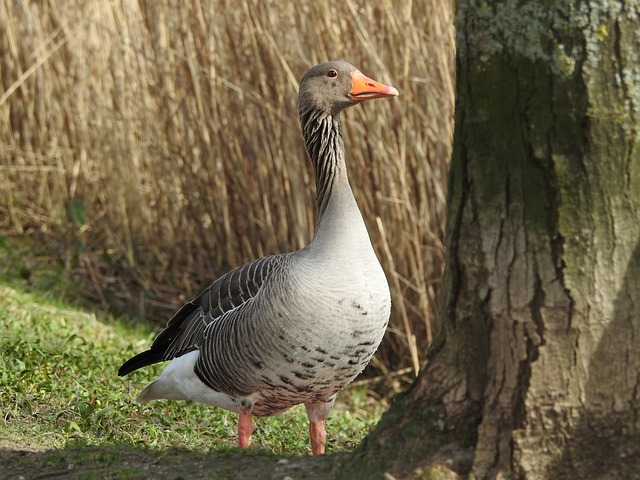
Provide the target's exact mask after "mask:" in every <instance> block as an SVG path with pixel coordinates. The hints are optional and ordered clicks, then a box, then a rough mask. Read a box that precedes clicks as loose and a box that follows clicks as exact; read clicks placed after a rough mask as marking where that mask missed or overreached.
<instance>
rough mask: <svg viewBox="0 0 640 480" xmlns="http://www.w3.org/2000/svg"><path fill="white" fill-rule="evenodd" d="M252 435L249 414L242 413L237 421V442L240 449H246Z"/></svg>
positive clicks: (251, 422) (251, 423)
mask: <svg viewBox="0 0 640 480" xmlns="http://www.w3.org/2000/svg"><path fill="white" fill-rule="evenodd" d="M252 433H253V421H252V420H251V414H250V413H249V412H242V413H241V414H240V418H239V419H238V440H239V441H240V448H247V447H248V446H249V440H250V439H251V434H252Z"/></svg>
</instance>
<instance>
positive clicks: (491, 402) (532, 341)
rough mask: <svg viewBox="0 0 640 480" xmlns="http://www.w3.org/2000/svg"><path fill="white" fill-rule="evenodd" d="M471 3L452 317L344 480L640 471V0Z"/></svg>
mask: <svg viewBox="0 0 640 480" xmlns="http://www.w3.org/2000/svg"><path fill="white" fill-rule="evenodd" d="M456 8H457V12H456V27H457V52H458V57H457V100H456V128H455V138H454V153H453V159H452V166H451V172H450V178H449V198H448V202H449V203H448V225H447V232H446V236H447V238H446V244H447V260H446V262H447V264H446V271H445V276H444V279H443V286H442V292H443V294H442V297H441V305H440V323H441V325H440V326H439V329H438V332H439V333H438V335H437V339H436V341H435V342H434V344H433V345H432V347H431V348H430V352H429V356H428V361H427V364H426V366H425V368H424V369H423V371H422V372H421V375H420V377H419V378H418V379H417V381H416V382H415V384H414V385H413V386H412V388H411V389H410V390H409V391H408V392H407V393H405V394H404V395H402V396H400V397H399V398H398V399H397V400H396V401H395V403H394V405H393V406H392V408H391V409H390V411H389V412H388V413H387V414H386V415H385V416H384V417H383V419H382V421H381V423H380V425H379V426H378V428H377V429H376V430H375V431H374V432H373V433H372V434H371V435H370V436H369V437H368V438H367V439H366V440H365V442H364V443H363V445H362V447H361V449H360V450H359V452H357V456H356V458H355V460H354V461H353V462H350V463H349V465H348V466H347V467H346V468H345V470H344V472H343V474H344V476H345V478H347V477H353V478H379V477H381V476H382V473H383V472H385V471H386V472H389V473H390V474H391V475H393V476H396V477H404V476H409V477H411V476H414V477H415V476H416V475H418V476H420V475H422V476H424V478H438V477H435V476H434V477H428V476H427V475H437V474H438V473H440V474H442V475H444V476H443V477H442V478H449V477H447V476H446V475H445V472H446V471H448V473H447V475H451V473H452V472H457V473H459V474H462V475H467V474H468V473H469V472H472V473H473V475H474V478H476V479H489V478H513V479H547V478H548V479H562V478H566V479H578V478H589V479H597V478H607V479H615V478H620V479H623V478H624V479H630V478H640V417H639V413H640V2H638V1H637V0H634V1H629V0H627V1H624V2H617V1H610V2H609V1H606V2H604V1H586V0H574V1H573V2H565V1H561V2H545V1H542V0H536V1H526V0H522V1H516V0H502V1H481V0H471V1H470V0H460V1H458V2H457V6H456ZM420 472H422V474H420Z"/></svg>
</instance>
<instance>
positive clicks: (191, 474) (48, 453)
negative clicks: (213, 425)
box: [0, 441, 349, 480]
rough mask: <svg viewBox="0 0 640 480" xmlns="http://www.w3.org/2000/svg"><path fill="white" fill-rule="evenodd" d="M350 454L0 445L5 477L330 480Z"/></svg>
mask: <svg viewBox="0 0 640 480" xmlns="http://www.w3.org/2000/svg"><path fill="white" fill-rule="evenodd" d="M348 458H349V455H348V454H339V455H326V456H322V457H312V456H297V457H284V456H276V455H273V454H271V453H266V452H265V453H261V452H259V451H257V452H251V451H249V452H240V451H237V450H236V451H231V452H228V453H227V452H224V453H220V452H209V453H202V452H192V451H189V450H183V449H179V448H172V449H165V450H153V449H148V448H144V447H140V448H136V447H127V446H104V445H100V446H87V445H77V446H73V445H71V446H68V447H66V448H64V449H61V450H43V449H40V448H39V447H37V446H31V445H26V444H22V445H21V444H12V443H10V442H6V441H2V442H0V479H2V480H36V479H107V480H108V479H114V480H115V479H145V480H146V479H158V480H180V479H182V480H200V479H202V480H204V479H208V480H209V479H211V480H215V479H225V480H235V479H238V480H240V479H249V480H262V479H265V480H276V479H277V480H284V479H287V478H289V479H295V480H300V479H304V480H325V479H332V478H335V475H336V472H337V471H338V469H339V467H340V465H341V464H342V463H344V462H345V461H346V460H347V459H348Z"/></svg>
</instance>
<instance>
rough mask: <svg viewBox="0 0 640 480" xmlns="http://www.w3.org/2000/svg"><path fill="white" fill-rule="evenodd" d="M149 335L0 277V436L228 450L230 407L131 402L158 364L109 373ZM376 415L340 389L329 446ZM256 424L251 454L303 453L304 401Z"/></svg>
mask: <svg viewBox="0 0 640 480" xmlns="http://www.w3.org/2000/svg"><path fill="white" fill-rule="evenodd" d="M153 336H154V334H153V332H151V331H150V330H145V329H144V328H142V327H136V328H134V327H131V326H130V325H128V324H127V323H126V322H124V321H120V320H118V319H113V318H107V317H101V316H96V315H95V314H94V313H90V312H87V311H82V310H80V309H78V308H74V307H70V306H69V305H66V304H64V303H61V302H59V301H57V300H55V299H52V298H49V297H48V296H47V295H44V294H42V293H38V292H29V291H27V290H26V289H25V288H24V282H23V281H21V280H19V279H15V278H14V279H13V280H7V279H6V278H4V279H3V278H2V277H0V392H2V394H1V395H0V414H1V417H0V440H5V441H6V440H10V441H25V442H29V443H35V444H39V445H42V446H44V447H47V448H64V447H66V446H69V445H72V444H83V445H122V446H137V447H152V448H154V449H155V448H157V449H163V448H170V447H171V448H173V447H179V448H186V449H189V450H194V451H203V452H205V451H208V450H209V449H213V450H216V451H221V452H225V451H232V450H235V449H236V445H237V443H236V442H237V437H236V426H237V415H236V414H234V413H231V412H227V411H224V410H221V409H217V408H214V407H208V406H205V405H199V404H195V403H187V402H172V401H156V402H152V403H150V404H146V405H137V404H135V403H134V402H133V399H134V398H135V396H136V395H137V393H138V392H139V391H140V389H141V388H142V387H143V386H144V385H145V384H146V383H147V382H149V381H151V380H152V379H153V378H154V377H155V376H157V375H158V374H159V373H160V371H161V369H162V365H155V366H153V367H148V368H146V369H143V370H142V371H137V372H134V373H133V374H131V375H129V376H128V377H125V378H121V377H118V376H117V369H118V367H119V366H120V364H121V363H122V362H123V361H124V360H126V359H127V358H129V357H130V356H131V355H133V354H135V353H137V352H139V351H141V350H142V349H144V348H147V347H148V345H149V344H150V342H151V340H152V339H153ZM382 411H383V405H382V404H381V403H377V402H375V401H373V400H372V399H371V398H370V397H369V396H368V394H367V391H366V390H363V389H352V390H348V391H347V392H343V393H342V394H341V395H340V396H339V398H338V402H337V403H336V406H335V408H334V410H333V411H332V414H331V415H330V417H329V419H328V423H327V433H328V435H327V440H328V441H327V450H328V452H344V451H350V450H352V449H354V448H355V446H356V445H357V444H358V443H359V442H360V441H361V440H362V438H363V437H364V435H365V434H366V433H367V431H368V429H369V428H370V427H371V426H372V425H374V424H375V423H377V421H378V419H379V417H380V415H381V414H382ZM255 420H256V421H255V423H256V430H255V432H254V434H253V437H252V444H251V447H250V449H251V450H254V451H267V452H273V453H277V454H282V453H286V454H299V453H309V451H310V448H309V442H308V435H307V420H306V416H305V414H304V408H303V407H301V406H298V407H296V408H294V409H292V410H290V411H289V412H286V413H284V414H282V415H279V416H276V417H271V418H256V419H255Z"/></svg>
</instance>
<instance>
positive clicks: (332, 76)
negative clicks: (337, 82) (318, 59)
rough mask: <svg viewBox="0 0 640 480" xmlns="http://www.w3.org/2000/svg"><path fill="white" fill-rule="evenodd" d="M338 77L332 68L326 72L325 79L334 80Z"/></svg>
mask: <svg viewBox="0 0 640 480" xmlns="http://www.w3.org/2000/svg"><path fill="white" fill-rule="evenodd" d="M337 76H338V72H337V71H336V70H334V69H333V68H332V69H331V70H329V71H328V72H327V77H331V78H335V77H337Z"/></svg>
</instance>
